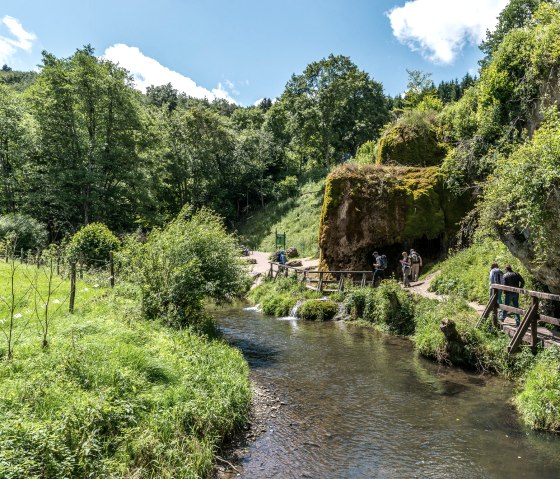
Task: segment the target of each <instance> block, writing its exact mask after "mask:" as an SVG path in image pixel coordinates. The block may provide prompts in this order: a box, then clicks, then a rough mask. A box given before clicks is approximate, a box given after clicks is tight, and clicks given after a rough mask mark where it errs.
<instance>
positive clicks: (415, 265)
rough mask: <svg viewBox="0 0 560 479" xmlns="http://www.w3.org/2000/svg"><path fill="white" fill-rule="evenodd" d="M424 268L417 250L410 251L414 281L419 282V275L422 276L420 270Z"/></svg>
mask: <svg viewBox="0 0 560 479" xmlns="http://www.w3.org/2000/svg"><path fill="white" fill-rule="evenodd" d="M421 267H422V256H420V255H419V254H418V253H417V252H416V251H415V250H413V249H411V250H410V270H411V272H412V281H418V275H419V274H420V268H421Z"/></svg>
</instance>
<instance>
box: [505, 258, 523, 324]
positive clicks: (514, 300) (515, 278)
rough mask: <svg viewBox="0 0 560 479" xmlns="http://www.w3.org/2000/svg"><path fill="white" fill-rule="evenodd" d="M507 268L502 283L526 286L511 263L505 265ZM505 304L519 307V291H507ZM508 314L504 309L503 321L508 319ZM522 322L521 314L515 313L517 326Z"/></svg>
mask: <svg viewBox="0 0 560 479" xmlns="http://www.w3.org/2000/svg"><path fill="white" fill-rule="evenodd" d="M505 270H506V272H505V274H504V277H503V280H502V284H504V285H505V286H512V287H514V288H523V286H525V280H524V279H523V278H522V277H521V275H520V274H519V273H516V272H515V271H513V270H512V269H511V266H510V265H509V264H508V265H507V266H506V267H505ZM504 304H507V305H508V306H513V307H514V308H519V293H513V292H510V291H506V297H505V300H504ZM506 316H507V312H506V311H504V312H503V315H502V321H504V320H505V319H506ZM520 322H521V320H520V318H519V314H518V313H515V324H516V326H519V323H520Z"/></svg>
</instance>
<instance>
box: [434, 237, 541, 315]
mask: <svg viewBox="0 0 560 479" xmlns="http://www.w3.org/2000/svg"><path fill="white" fill-rule="evenodd" d="M494 262H497V263H498V264H499V266H500V268H502V270H503V268H504V266H506V265H507V264H509V265H511V267H512V268H513V270H514V271H517V272H519V273H520V274H521V276H523V278H524V279H525V281H526V283H527V284H526V287H528V288H532V287H533V280H532V277H531V275H530V274H529V272H528V271H527V270H526V269H525V268H524V267H523V265H522V264H521V262H520V261H519V260H518V259H517V258H515V257H514V256H513V255H512V254H511V253H510V252H509V251H508V249H507V248H506V247H505V246H504V244H503V243H501V242H500V241H498V240H493V239H490V238H486V239H484V240H481V241H479V242H477V243H474V244H473V245H471V246H470V247H468V248H466V249H464V250H461V251H459V252H458V253H456V254H454V255H452V256H450V257H449V258H447V259H446V260H445V261H442V262H441V263H438V264H436V265H435V266H434V267H433V268H432V269H431V271H436V270H439V271H440V273H439V274H438V275H437V276H436V277H435V278H434V280H433V281H432V284H431V285H430V291H433V292H436V293H439V294H447V295H457V296H460V297H462V298H464V299H467V300H469V301H477V302H479V303H481V304H484V303H486V302H488V295H489V290H488V287H489V284H488V276H489V274H490V265H491V264H492V263H494Z"/></svg>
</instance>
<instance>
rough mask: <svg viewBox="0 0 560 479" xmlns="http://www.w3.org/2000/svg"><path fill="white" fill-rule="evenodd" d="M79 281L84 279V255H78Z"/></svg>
mask: <svg viewBox="0 0 560 479" xmlns="http://www.w3.org/2000/svg"><path fill="white" fill-rule="evenodd" d="M80 279H84V255H83V254H80Z"/></svg>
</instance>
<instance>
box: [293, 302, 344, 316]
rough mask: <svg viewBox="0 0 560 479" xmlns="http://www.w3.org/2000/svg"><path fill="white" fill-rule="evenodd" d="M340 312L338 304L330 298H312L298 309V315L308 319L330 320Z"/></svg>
mask: <svg viewBox="0 0 560 479" xmlns="http://www.w3.org/2000/svg"><path fill="white" fill-rule="evenodd" d="M337 312H338V304H336V303H335V302H334V301H330V300H321V299H311V300H309V301H306V302H305V303H303V304H302V305H301V306H300V307H299V309H298V316H299V317H300V318H301V319H305V320H307V321H328V320H330V319H333V318H334V317H335V316H336V313H337Z"/></svg>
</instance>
